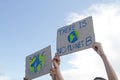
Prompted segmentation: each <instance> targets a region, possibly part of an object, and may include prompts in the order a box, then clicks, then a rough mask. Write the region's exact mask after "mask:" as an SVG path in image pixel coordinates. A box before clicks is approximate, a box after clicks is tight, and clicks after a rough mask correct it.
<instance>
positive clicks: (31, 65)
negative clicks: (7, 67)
mask: <svg viewBox="0 0 120 80" xmlns="http://www.w3.org/2000/svg"><path fill="white" fill-rule="evenodd" d="M51 67H52V58H51V46H48V47H46V48H44V49H42V50H40V51H37V52H35V53H33V54H31V55H29V56H27V57H26V73H25V74H26V78H27V79H28V80H31V79H33V78H36V77H39V76H41V75H44V74H47V73H49V72H50V69H51Z"/></svg>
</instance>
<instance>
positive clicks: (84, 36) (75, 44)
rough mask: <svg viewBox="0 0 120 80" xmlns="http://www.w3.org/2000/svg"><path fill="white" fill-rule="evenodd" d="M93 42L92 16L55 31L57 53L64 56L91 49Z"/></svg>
mask: <svg viewBox="0 0 120 80" xmlns="http://www.w3.org/2000/svg"><path fill="white" fill-rule="evenodd" d="M94 41H95V35H94V30H93V21H92V16H90V17H87V18H85V19H83V20H80V21H78V22H75V23H72V24H71V25H67V26H64V27H62V28H59V29H58V30H57V48H56V49H57V53H58V54H59V55H66V54H69V53H73V52H76V51H80V50H84V49H88V48H90V47H92V44H93V42H94Z"/></svg>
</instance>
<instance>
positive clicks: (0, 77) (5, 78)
mask: <svg viewBox="0 0 120 80" xmlns="http://www.w3.org/2000/svg"><path fill="white" fill-rule="evenodd" d="M0 80H11V79H10V78H9V77H8V76H5V75H0Z"/></svg>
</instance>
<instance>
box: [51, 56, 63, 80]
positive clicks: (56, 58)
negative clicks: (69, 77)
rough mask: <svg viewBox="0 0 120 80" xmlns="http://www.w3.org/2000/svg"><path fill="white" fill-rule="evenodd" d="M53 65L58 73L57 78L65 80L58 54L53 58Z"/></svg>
mask: <svg viewBox="0 0 120 80" xmlns="http://www.w3.org/2000/svg"><path fill="white" fill-rule="evenodd" d="M53 65H54V69H55V73H56V80H64V79H63V76H62V74H61V71H60V67H59V65H60V56H59V55H58V54H55V57H54V59H53Z"/></svg>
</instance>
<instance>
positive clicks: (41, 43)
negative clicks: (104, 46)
mask: <svg viewBox="0 0 120 80" xmlns="http://www.w3.org/2000/svg"><path fill="white" fill-rule="evenodd" d="M116 2H117V1H116V0H90V1H88V0H72V1H63V0H60V1H55V0H52V1H51V0H47V1H45V0H44V1H40V0H0V45H1V48H0V55H1V56H0V58H1V60H0V76H3V77H6V78H10V79H5V78H4V80H21V79H22V78H23V77H24V75H25V57H26V56H27V55H29V54H32V53H34V52H36V51H38V50H40V49H42V48H44V47H46V46H48V45H51V46H52V56H54V53H55V52H56V48H55V47H56V36H57V35H56V34H57V29H58V28H60V27H63V26H65V25H66V24H67V23H68V21H67V20H66V19H68V18H70V17H69V16H70V15H71V13H74V14H75V15H78V16H80V17H81V15H84V14H83V13H84V11H86V12H87V9H89V8H90V7H91V6H92V5H95V4H97V5H100V4H104V5H107V4H109V3H116ZM98 9H99V8H98ZM88 14H89V13H88ZM86 15H87V14H86ZM89 15H90V16H91V14H89ZM73 17H74V16H73ZM85 17H86V16H85ZM76 18H77V17H76ZM78 19H79V18H78ZM95 19H96V17H95ZM72 20H73V19H72ZM72 20H71V21H72ZM76 20H77V19H76ZM96 34H97V33H96ZM108 38H110V37H108ZM98 40H100V39H98ZM105 40H106V39H105ZM114 46H116V45H114ZM117 46H119V44H118V45H117ZM112 49H113V48H112ZM73 59H74V56H73V55H67V56H63V57H62V64H61V69H62V70H63V74H64V71H66V70H69V69H71V68H72V67H71V66H70V64H69V63H67V62H69V60H73ZM111 60H112V59H111ZM65 61H66V62H65ZM71 62H72V61H71ZM115 68H116V70H118V68H117V67H115ZM118 73H119V72H118ZM2 79H3V78H1V77H0V80H2ZM66 79H67V78H66ZM36 80H37V79H36ZM38 80H51V78H50V76H49V75H45V76H42V77H40V78H39V79H38ZM84 80H85V79H84Z"/></svg>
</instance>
